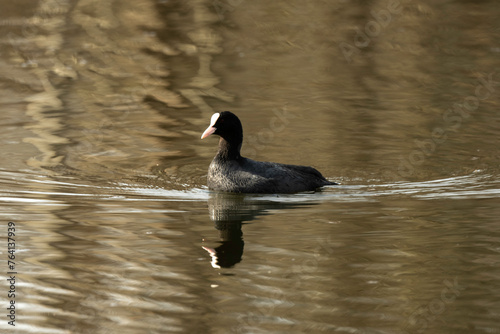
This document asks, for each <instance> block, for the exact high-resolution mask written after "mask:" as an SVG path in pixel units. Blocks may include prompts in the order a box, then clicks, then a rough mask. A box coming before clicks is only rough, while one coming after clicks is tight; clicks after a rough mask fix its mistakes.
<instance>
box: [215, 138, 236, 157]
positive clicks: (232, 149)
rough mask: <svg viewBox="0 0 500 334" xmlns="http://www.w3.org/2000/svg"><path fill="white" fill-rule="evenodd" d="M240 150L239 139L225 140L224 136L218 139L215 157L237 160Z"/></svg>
mask: <svg viewBox="0 0 500 334" xmlns="http://www.w3.org/2000/svg"><path fill="white" fill-rule="evenodd" d="M240 150H241V141H231V142H229V141H227V140H226V139H224V138H222V137H221V138H220V140H219V152H217V157H218V158H219V159H222V160H238V159H240V158H241V156H240Z"/></svg>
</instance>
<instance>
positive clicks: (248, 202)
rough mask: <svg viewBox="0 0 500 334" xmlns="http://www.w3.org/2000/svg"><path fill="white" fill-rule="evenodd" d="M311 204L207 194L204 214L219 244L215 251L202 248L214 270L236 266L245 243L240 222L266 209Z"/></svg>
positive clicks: (224, 194) (255, 197) (228, 194)
mask: <svg viewBox="0 0 500 334" xmlns="http://www.w3.org/2000/svg"><path fill="white" fill-rule="evenodd" d="M311 204H314V203H307V204H305V203H295V202H286V201H275V200H271V199H270V198H269V196H267V197H265V196H262V195H252V194H235V193H218V192H214V193H211V194H210V197H209V199H208V211H209V215H210V220H212V221H213V222H214V223H215V228H216V229H217V230H218V231H219V237H220V245H219V246H217V247H215V248H210V247H206V246H202V247H203V249H204V250H206V251H207V252H208V253H209V254H210V256H211V258H212V262H211V264H212V266H213V267H214V268H231V267H233V266H234V265H235V264H237V263H239V262H240V261H241V258H242V256H243V248H244V246H245V242H244V241H243V232H242V230H241V227H242V225H243V223H244V222H248V221H252V220H254V219H255V218H256V217H257V216H261V215H265V214H269V213H270V212H269V210H276V209H285V208H286V209H290V208H298V207H302V206H304V205H311Z"/></svg>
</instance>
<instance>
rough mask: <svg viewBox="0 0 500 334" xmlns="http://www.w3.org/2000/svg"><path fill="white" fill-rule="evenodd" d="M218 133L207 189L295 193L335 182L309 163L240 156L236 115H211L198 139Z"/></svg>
mask: <svg viewBox="0 0 500 334" xmlns="http://www.w3.org/2000/svg"><path fill="white" fill-rule="evenodd" d="M211 134H216V135H219V136H220V137H221V138H220V141H219V151H218V152H217V154H216V155H215V157H214V159H213V160H212V162H211V163H210V166H209V168H208V178H207V183H208V188H209V189H211V190H216V191H226V192H236V193H296V192H301V191H312V190H316V189H318V188H320V187H322V186H327V185H335V184H336V183H334V182H330V181H328V180H327V179H325V178H324V177H323V175H321V173H320V172H318V171H317V170H316V169H314V168H312V167H308V166H297V165H287V164H280V163H276V162H262V161H255V160H252V159H248V158H244V157H242V156H241V155H240V150H241V144H242V142H243V127H242V126H241V122H240V120H239V119H238V117H237V116H236V115H235V114H233V113H231V112H229V111H223V112H221V113H216V114H214V115H213V116H212V120H211V124H210V126H209V127H208V128H207V129H206V130H205V132H204V133H203V135H202V136H201V138H202V139H203V138H206V137H208V136H209V135H211Z"/></svg>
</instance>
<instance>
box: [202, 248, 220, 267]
mask: <svg viewBox="0 0 500 334" xmlns="http://www.w3.org/2000/svg"><path fill="white" fill-rule="evenodd" d="M201 248H203V249H204V250H206V251H207V252H208V254H210V257H211V258H212V261H211V262H210V264H211V265H212V267H214V268H215V269H220V266H219V265H218V264H217V262H218V259H217V252H216V251H215V249H213V248H209V247H205V246H201Z"/></svg>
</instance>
